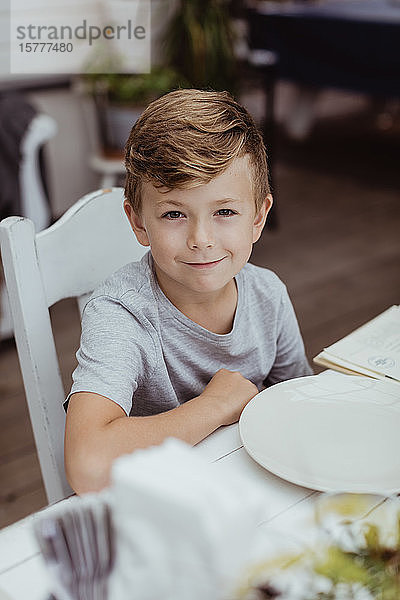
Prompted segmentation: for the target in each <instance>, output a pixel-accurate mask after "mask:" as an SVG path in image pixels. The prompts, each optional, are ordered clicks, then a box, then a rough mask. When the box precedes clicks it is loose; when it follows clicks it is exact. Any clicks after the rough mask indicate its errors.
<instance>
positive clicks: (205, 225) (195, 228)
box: [124, 156, 272, 302]
mask: <svg viewBox="0 0 400 600" xmlns="http://www.w3.org/2000/svg"><path fill="white" fill-rule="evenodd" d="M251 174H252V170H251V167H250V165H249V161H248V157H247V156H244V157H243V158H238V159H236V160H235V161H234V162H233V163H232V164H231V166H230V167H229V168H228V169H227V170H226V171H225V172H224V173H222V174H221V175H218V176H217V177H215V178H214V179H212V180H211V181H210V182H209V183H207V184H203V185H200V186H198V187H195V188H192V189H185V190H180V189H174V190H171V191H169V192H166V193H165V192H164V193H163V192H162V191H160V189H159V188H155V187H154V186H153V185H152V184H150V183H144V184H143V186H142V211H141V214H140V215H137V214H135V213H134V212H133V210H132V207H131V205H130V204H129V203H128V202H125V203H124V207H125V211H126V214H127V216H128V218H129V221H130V223H131V225H132V228H133V230H134V232H135V234H136V237H137V239H138V241H139V242H140V243H141V244H142V245H144V246H150V247H151V253H152V256H153V259H154V263H155V269H156V274H157V279H158V282H159V284H160V287H161V289H162V290H163V291H164V293H165V294H166V296H167V297H168V298H170V300H172V301H173V302H174V301H175V302H176V301H178V302H179V300H181V301H182V302H186V301H190V299H193V300H195V299H197V300H201V299H202V298H204V299H206V298H213V297H216V296H215V295H218V292H220V291H222V290H223V289H224V288H225V287H226V286H227V285H228V284H229V282H231V281H232V279H233V277H234V276H235V275H236V274H237V273H238V272H239V271H240V269H241V268H242V267H243V266H244V265H245V264H246V262H247V261H248V259H249V257H250V254H251V249H252V245H253V243H254V242H256V241H257V240H258V238H259V237H260V235H261V232H262V229H263V227H264V224H265V219H266V216H267V213H268V210H269V209H270V207H271V204H272V197H271V195H270V194H268V196H267V198H266V199H265V202H264V204H263V206H262V208H261V210H260V211H258V212H256V208H255V201H254V196H253V190H252V180H251Z"/></svg>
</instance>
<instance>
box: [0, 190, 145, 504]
mask: <svg viewBox="0 0 400 600" xmlns="http://www.w3.org/2000/svg"><path fill="white" fill-rule="evenodd" d="M122 204H123V190H122V188H113V189H110V190H99V191H97V192H94V193H91V194H88V195H87V196H84V197H83V198H82V199H81V200H79V201H78V202H77V203H76V204H75V205H74V206H72V207H71V208H70V209H69V210H68V211H67V212H66V213H65V214H64V215H63V216H62V217H61V218H60V219H59V220H58V221H57V222H56V223H54V224H53V225H52V226H51V227H48V228H47V229H45V230H43V231H41V232H40V233H37V234H35V228H34V225H33V223H32V221H30V220H29V219H26V218H22V217H8V218H6V219H3V221H1V223H0V241H1V254H2V260H3V267H4V274H5V280H6V285H7V290H8V295H9V299H10V304H11V312H12V315H13V321H14V335H15V340H16V345H17V350H18V357H19V361H20V365H21V371H22V376H23V381H24V387H25V393H26V398H27V402H28V408H29V413H30V418H31V422H32V429H33V433H34V437H35V442H36V447H37V452H38V457H39V462H40V467H41V471H42V476H43V481H44V485H45V489H46V493H47V498H48V500H49V502H55V501H57V500H60V499H61V498H64V497H65V496H67V495H69V494H70V493H71V488H70V487H69V485H68V483H67V480H66V477H65V471H64V450H63V448H64V427H65V413H64V409H63V406H62V404H63V400H64V399H65V393H64V388H63V384H62V380H61V375H60V368H59V363H58V359H57V354H56V348H55V343H54V337H53V332H52V327H51V322H50V315H49V307H50V306H52V305H53V304H54V303H56V302H57V301H58V300H61V299H63V298H70V297H76V298H77V299H78V304H79V306H80V310H81V311H82V309H83V306H84V303H85V301H86V299H87V297H88V296H89V295H90V293H91V292H92V291H93V289H94V288H95V287H96V286H97V285H98V284H99V283H100V282H101V281H102V280H103V279H105V278H106V277H107V276H108V275H110V274H111V273H112V272H113V271H115V270H116V269H118V268H119V267H121V266H123V265H125V264H126V263H128V262H131V261H136V260H140V258H141V257H142V256H143V255H144V254H145V252H146V248H144V247H143V246H140V244H139V243H138V242H137V240H136V238H135V236H134V234H133V232H132V230H131V228H130V225H129V222H128V219H127V218H126V216H125V214H124V211H123V206H122Z"/></svg>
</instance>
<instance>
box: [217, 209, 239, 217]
mask: <svg viewBox="0 0 400 600" xmlns="http://www.w3.org/2000/svg"><path fill="white" fill-rule="evenodd" d="M218 214H219V215H220V216H221V217H230V216H231V215H235V214H236V213H235V212H234V211H233V210H231V209H230V208H221V209H220V210H219V211H218Z"/></svg>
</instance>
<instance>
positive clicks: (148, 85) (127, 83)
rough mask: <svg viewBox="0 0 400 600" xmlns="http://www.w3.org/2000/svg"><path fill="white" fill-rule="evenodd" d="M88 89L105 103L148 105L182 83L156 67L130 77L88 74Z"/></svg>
mask: <svg viewBox="0 0 400 600" xmlns="http://www.w3.org/2000/svg"><path fill="white" fill-rule="evenodd" d="M85 80H86V85H87V89H88V91H89V92H90V93H92V94H93V95H95V96H100V97H103V98H105V99H106V100H107V101H108V103H112V104H118V105H122V106H127V105H132V104H148V103H149V102H151V100H154V99H155V98H157V97H158V96H161V95H162V94H165V93H166V92H168V91H170V90H172V89H174V88H176V87H178V86H182V85H184V84H185V82H184V80H183V79H182V77H180V76H179V74H178V73H177V72H176V71H175V70H174V69H172V68H167V67H158V68H155V69H153V70H152V71H151V73H144V74H139V75H130V74H125V73H101V74H98V73H93V74H91V73H88V74H87V75H86V76H85Z"/></svg>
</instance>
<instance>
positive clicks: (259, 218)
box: [253, 194, 273, 244]
mask: <svg viewBox="0 0 400 600" xmlns="http://www.w3.org/2000/svg"><path fill="white" fill-rule="evenodd" d="M272 202H273V200H272V194H267V195H266V197H265V200H264V202H263V204H262V206H261V208H260V210H259V211H258V212H257V214H256V216H255V218H254V221H253V244H254V242H256V241H257V240H258V239H259V237H260V235H261V232H262V230H263V229H264V225H265V221H266V220H267V215H268V213H269V211H270V209H271V206H272Z"/></svg>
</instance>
